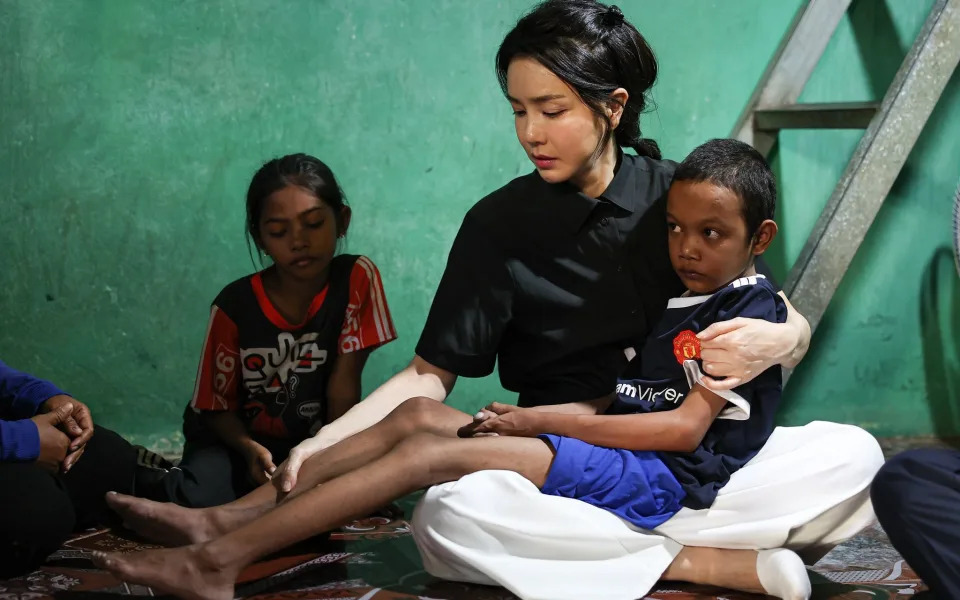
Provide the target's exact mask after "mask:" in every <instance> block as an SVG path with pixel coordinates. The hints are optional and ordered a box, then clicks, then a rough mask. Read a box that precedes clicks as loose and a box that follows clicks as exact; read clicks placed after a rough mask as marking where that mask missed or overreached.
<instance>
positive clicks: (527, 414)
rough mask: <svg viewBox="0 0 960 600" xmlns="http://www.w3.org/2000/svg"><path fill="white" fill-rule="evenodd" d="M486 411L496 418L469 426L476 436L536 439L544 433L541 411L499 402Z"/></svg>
mask: <svg viewBox="0 0 960 600" xmlns="http://www.w3.org/2000/svg"><path fill="white" fill-rule="evenodd" d="M484 411H488V412H490V413H494V414H495V415H496V416H493V417H488V418H485V419H484V420H483V421H482V422H480V423H476V421H474V423H472V424H471V425H468V426H467V427H472V430H473V435H474V436H478V435H481V434H489V433H495V434H497V435H509V436H513V437H536V436H537V435H539V434H541V433H543V431H542V428H541V425H540V424H541V422H542V419H543V414H544V413H541V412H539V411H535V410H530V409H528V408H520V407H519V406H512V405H510V404H500V403H499V402H494V403H493V404H491V405H489V406H487V407H486V408H485V409H484ZM462 430H463V429H461V431H462ZM458 434H459V432H458ZM463 437H468V436H463Z"/></svg>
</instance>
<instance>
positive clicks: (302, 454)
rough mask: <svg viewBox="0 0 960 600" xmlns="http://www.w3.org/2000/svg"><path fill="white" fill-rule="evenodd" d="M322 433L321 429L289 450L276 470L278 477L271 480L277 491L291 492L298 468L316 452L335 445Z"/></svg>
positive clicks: (295, 483)
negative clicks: (285, 458)
mask: <svg viewBox="0 0 960 600" xmlns="http://www.w3.org/2000/svg"><path fill="white" fill-rule="evenodd" d="M322 433H323V430H322V429H321V430H320V431H318V432H317V434H316V435H314V436H313V437H308V438H307V439H305V440H303V441H302V442H300V443H299V444H297V445H296V446H294V447H293V449H292V450H290V453H289V454H287V460H285V461H283V462H282V463H280V466H279V467H278V468H277V473H278V476H277V477H274V479H273V482H274V484H276V486H277V490H278V491H280V492H283V493H284V494H286V493H288V492H290V491H292V490H293V488H294V487H295V486H296V485H297V473H299V472H300V467H302V466H303V462H304V461H305V460H307V459H308V458H310V457H311V456H313V455H314V454H316V453H317V452H320V451H321V450H323V449H324V448H327V447H328V446H332V445H333V444H334V443H336V442H334V441H333V440H327V439H326V438H325V437H324V436H323V435H321V434H322Z"/></svg>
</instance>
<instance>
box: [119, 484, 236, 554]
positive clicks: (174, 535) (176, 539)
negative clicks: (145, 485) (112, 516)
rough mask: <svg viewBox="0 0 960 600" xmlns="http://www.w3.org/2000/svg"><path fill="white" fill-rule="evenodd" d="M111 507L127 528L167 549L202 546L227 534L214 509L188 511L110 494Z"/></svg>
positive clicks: (172, 505) (169, 504)
mask: <svg viewBox="0 0 960 600" xmlns="http://www.w3.org/2000/svg"><path fill="white" fill-rule="evenodd" d="M107 505H108V506H109V507H110V508H111V509H113V511H114V512H116V513H117V514H118V515H120V518H121V519H123V525H124V526H125V527H127V528H128V529H132V530H133V531H135V532H137V533H139V534H140V535H142V536H143V537H144V538H146V539H148V540H150V541H151V542H156V543H158V544H163V545H164V546H186V545H188V544H199V543H201V542H206V541H208V540H211V539H213V538H215V537H217V536H218V535H221V534H222V533H223V532H222V531H220V529H219V528H218V527H216V523H215V519H214V518H212V515H211V514H210V509H196V508H184V507H183V506H178V505H176V504H174V503H172V502H154V501H153V500H146V499H144V498H135V497H133V496H127V495H126V494H118V493H116V492H108V493H107Z"/></svg>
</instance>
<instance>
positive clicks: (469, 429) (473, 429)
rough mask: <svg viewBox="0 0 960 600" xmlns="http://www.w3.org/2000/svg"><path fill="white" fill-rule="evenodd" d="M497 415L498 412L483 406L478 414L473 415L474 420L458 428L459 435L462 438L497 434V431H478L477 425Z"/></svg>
mask: <svg viewBox="0 0 960 600" xmlns="http://www.w3.org/2000/svg"><path fill="white" fill-rule="evenodd" d="M496 416H498V415H497V413H495V412H493V411H491V410H488V409H486V408H481V409H480V410H479V411H478V412H477V414H475V415H473V422H472V423H468V424H466V425H464V426H463V427H461V428H460V429H458V430H457V435H458V436H459V437H462V438H469V437H486V436H495V435H497V434H496V433H477V426H478V425H480V423H483V422H484V421H486V420H487V419H492V418H494V417H496Z"/></svg>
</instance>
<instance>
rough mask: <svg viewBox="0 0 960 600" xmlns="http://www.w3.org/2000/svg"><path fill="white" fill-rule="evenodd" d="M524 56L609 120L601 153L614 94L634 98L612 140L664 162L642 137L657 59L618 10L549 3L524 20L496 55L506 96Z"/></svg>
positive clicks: (591, 0)
mask: <svg viewBox="0 0 960 600" xmlns="http://www.w3.org/2000/svg"><path fill="white" fill-rule="evenodd" d="M519 57H526V58H532V59H533V60H536V61H537V62H538V63H540V64H542V65H543V66H544V67H546V68H547V69H550V71H552V72H553V74H554V75H556V76H557V77H559V78H560V79H561V80H563V81H564V82H565V83H566V84H567V85H569V86H570V87H572V88H573V89H574V90H575V91H576V92H577V94H579V95H580V98H582V99H583V101H584V102H585V103H586V104H587V106H589V107H590V109H591V110H592V111H593V112H594V113H595V114H597V115H598V116H599V117H601V118H602V119H603V120H604V121H605V122H606V125H607V126H606V129H605V131H604V135H603V136H602V138H601V140H600V144H599V145H598V147H597V151H598V153H599V152H601V151H602V149H603V148H604V147H605V146H606V143H607V141H608V140H609V139H610V136H611V127H610V119H609V118H607V116H606V114H604V112H603V108H604V105H605V104H606V103H608V102H610V94H611V93H612V92H613V91H614V90H616V89H617V88H624V89H625V90H627V93H628V94H629V95H630V96H629V98H628V99H627V104H626V106H624V107H623V115H622V116H621V117H620V123H619V124H618V125H617V128H616V129H613V130H612V131H613V137H614V138H615V139H616V142H617V144H618V145H620V146H624V147H629V148H633V149H634V150H635V151H636V152H637V154H639V155H640V156H649V157H652V158H657V159H659V158H660V148H659V146H657V143H656V142H655V141H653V140H651V139H647V138H643V137H641V136H640V113H642V112H643V111H644V109H645V108H646V106H647V97H646V94H647V92H648V91H649V89H650V88H651V87H652V86H653V82H654V81H656V79H657V58H656V57H655V56H654V54H653V50H652V49H651V48H650V46H649V45H648V44H647V41H646V40H645V39H643V36H642V35H640V32H639V31H637V29H636V28H635V27H634V26H633V25H631V24H630V22H629V21H626V20H624V18H623V13H622V12H621V11H620V9H619V8H618V7H616V6H607V5H605V4H601V3H599V2H596V1H595V0H547V1H546V2H543V3H541V4H538V5H537V6H536V7H535V8H534V9H533V10H532V11H531V12H530V13H528V14H527V15H525V16H524V17H523V18H521V19H520V20H519V21H518V22H517V24H516V25H515V26H514V28H513V29H511V30H510V33H508V34H507V37H505V38H504V39H503V43H502V44H500V49H499V50H498V51H497V60H496V63H497V79H498V80H499V81H500V88H501V89H502V90H503V93H504V94H507V69H508V68H509V66H510V62H511V61H512V60H513V59H515V58H519Z"/></svg>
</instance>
